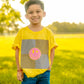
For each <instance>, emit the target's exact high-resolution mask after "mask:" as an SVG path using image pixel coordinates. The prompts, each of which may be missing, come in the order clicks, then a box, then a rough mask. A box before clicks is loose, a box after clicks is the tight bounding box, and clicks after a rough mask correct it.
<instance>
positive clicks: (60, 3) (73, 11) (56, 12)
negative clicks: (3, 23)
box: [0, 0, 84, 26]
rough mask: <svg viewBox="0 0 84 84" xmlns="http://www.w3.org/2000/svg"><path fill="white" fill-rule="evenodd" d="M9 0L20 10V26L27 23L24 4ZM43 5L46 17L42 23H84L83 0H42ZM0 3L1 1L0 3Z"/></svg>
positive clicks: (16, 0)
mask: <svg viewBox="0 0 84 84" xmlns="http://www.w3.org/2000/svg"><path fill="white" fill-rule="evenodd" d="M19 1H20V0H15V2H13V1H11V0H10V4H11V6H12V7H13V8H14V9H16V10H19V11H20V12H21V19H22V20H23V22H24V23H25V24H24V25H23V24H21V23H19V24H21V25H22V26H25V25H28V24H29V22H28V20H26V18H25V10H24V5H21V4H20V3H19ZM42 1H43V2H44V5H45V12H46V17H44V19H43V21H42V25H44V26H47V25H49V24H52V23H53V22H56V21H58V22H70V23H72V22H75V23H79V22H82V23H84V0H42ZM0 5H1V3H0Z"/></svg>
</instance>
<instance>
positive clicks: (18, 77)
mask: <svg viewBox="0 0 84 84" xmlns="http://www.w3.org/2000/svg"><path fill="white" fill-rule="evenodd" d="M23 77H24V76H23V72H17V79H18V80H19V81H23Z"/></svg>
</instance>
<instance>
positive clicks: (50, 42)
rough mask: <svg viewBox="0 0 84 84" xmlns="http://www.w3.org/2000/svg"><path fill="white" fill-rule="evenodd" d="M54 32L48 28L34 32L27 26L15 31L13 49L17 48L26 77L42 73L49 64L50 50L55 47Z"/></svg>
mask: <svg viewBox="0 0 84 84" xmlns="http://www.w3.org/2000/svg"><path fill="white" fill-rule="evenodd" d="M56 46H57V44H56V42H55V38H54V34H53V33H52V31H51V30H49V29H48V28H45V27H43V29H42V30H40V31H37V32H34V31H32V30H31V29H29V28H28V26H27V27H24V28H22V29H20V30H19V32H18V33H17V35H16V37H15V40H14V44H13V46H12V48H13V49H16V47H18V48H19V50H20V52H19V62H20V66H21V68H22V69H23V72H24V73H25V74H26V75H27V77H35V76H36V75H39V74H42V73H44V72H45V71H46V70H47V69H48V67H49V65H50V64H51V61H50V51H51V49H52V48H53V47H56Z"/></svg>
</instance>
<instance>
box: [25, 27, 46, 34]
mask: <svg viewBox="0 0 84 84" xmlns="http://www.w3.org/2000/svg"><path fill="white" fill-rule="evenodd" d="M26 28H27V29H28V30H29V31H30V32H32V33H40V32H42V31H43V30H44V29H45V28H44V26H43V28H42V29H41V30H39V31H33V30H31V29H30V28H29V27H28V26H26Z"/></svg>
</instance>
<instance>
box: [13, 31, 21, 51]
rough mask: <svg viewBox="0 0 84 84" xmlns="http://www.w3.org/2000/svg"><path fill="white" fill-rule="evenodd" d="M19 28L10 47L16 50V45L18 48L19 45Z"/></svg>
mask: <svg viewBox="0 0 84 84" xmlns="http://www.w3.org/2000/svg"><path fill="white" fill-rule="evenodd" d="M20 45H21V29H20V30H19V31H18V33H17V35H16V37H15V40H14V43H13V45H12V49H14V50H16V47H18V48H20V47H21V46H20Z"/></svg>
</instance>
